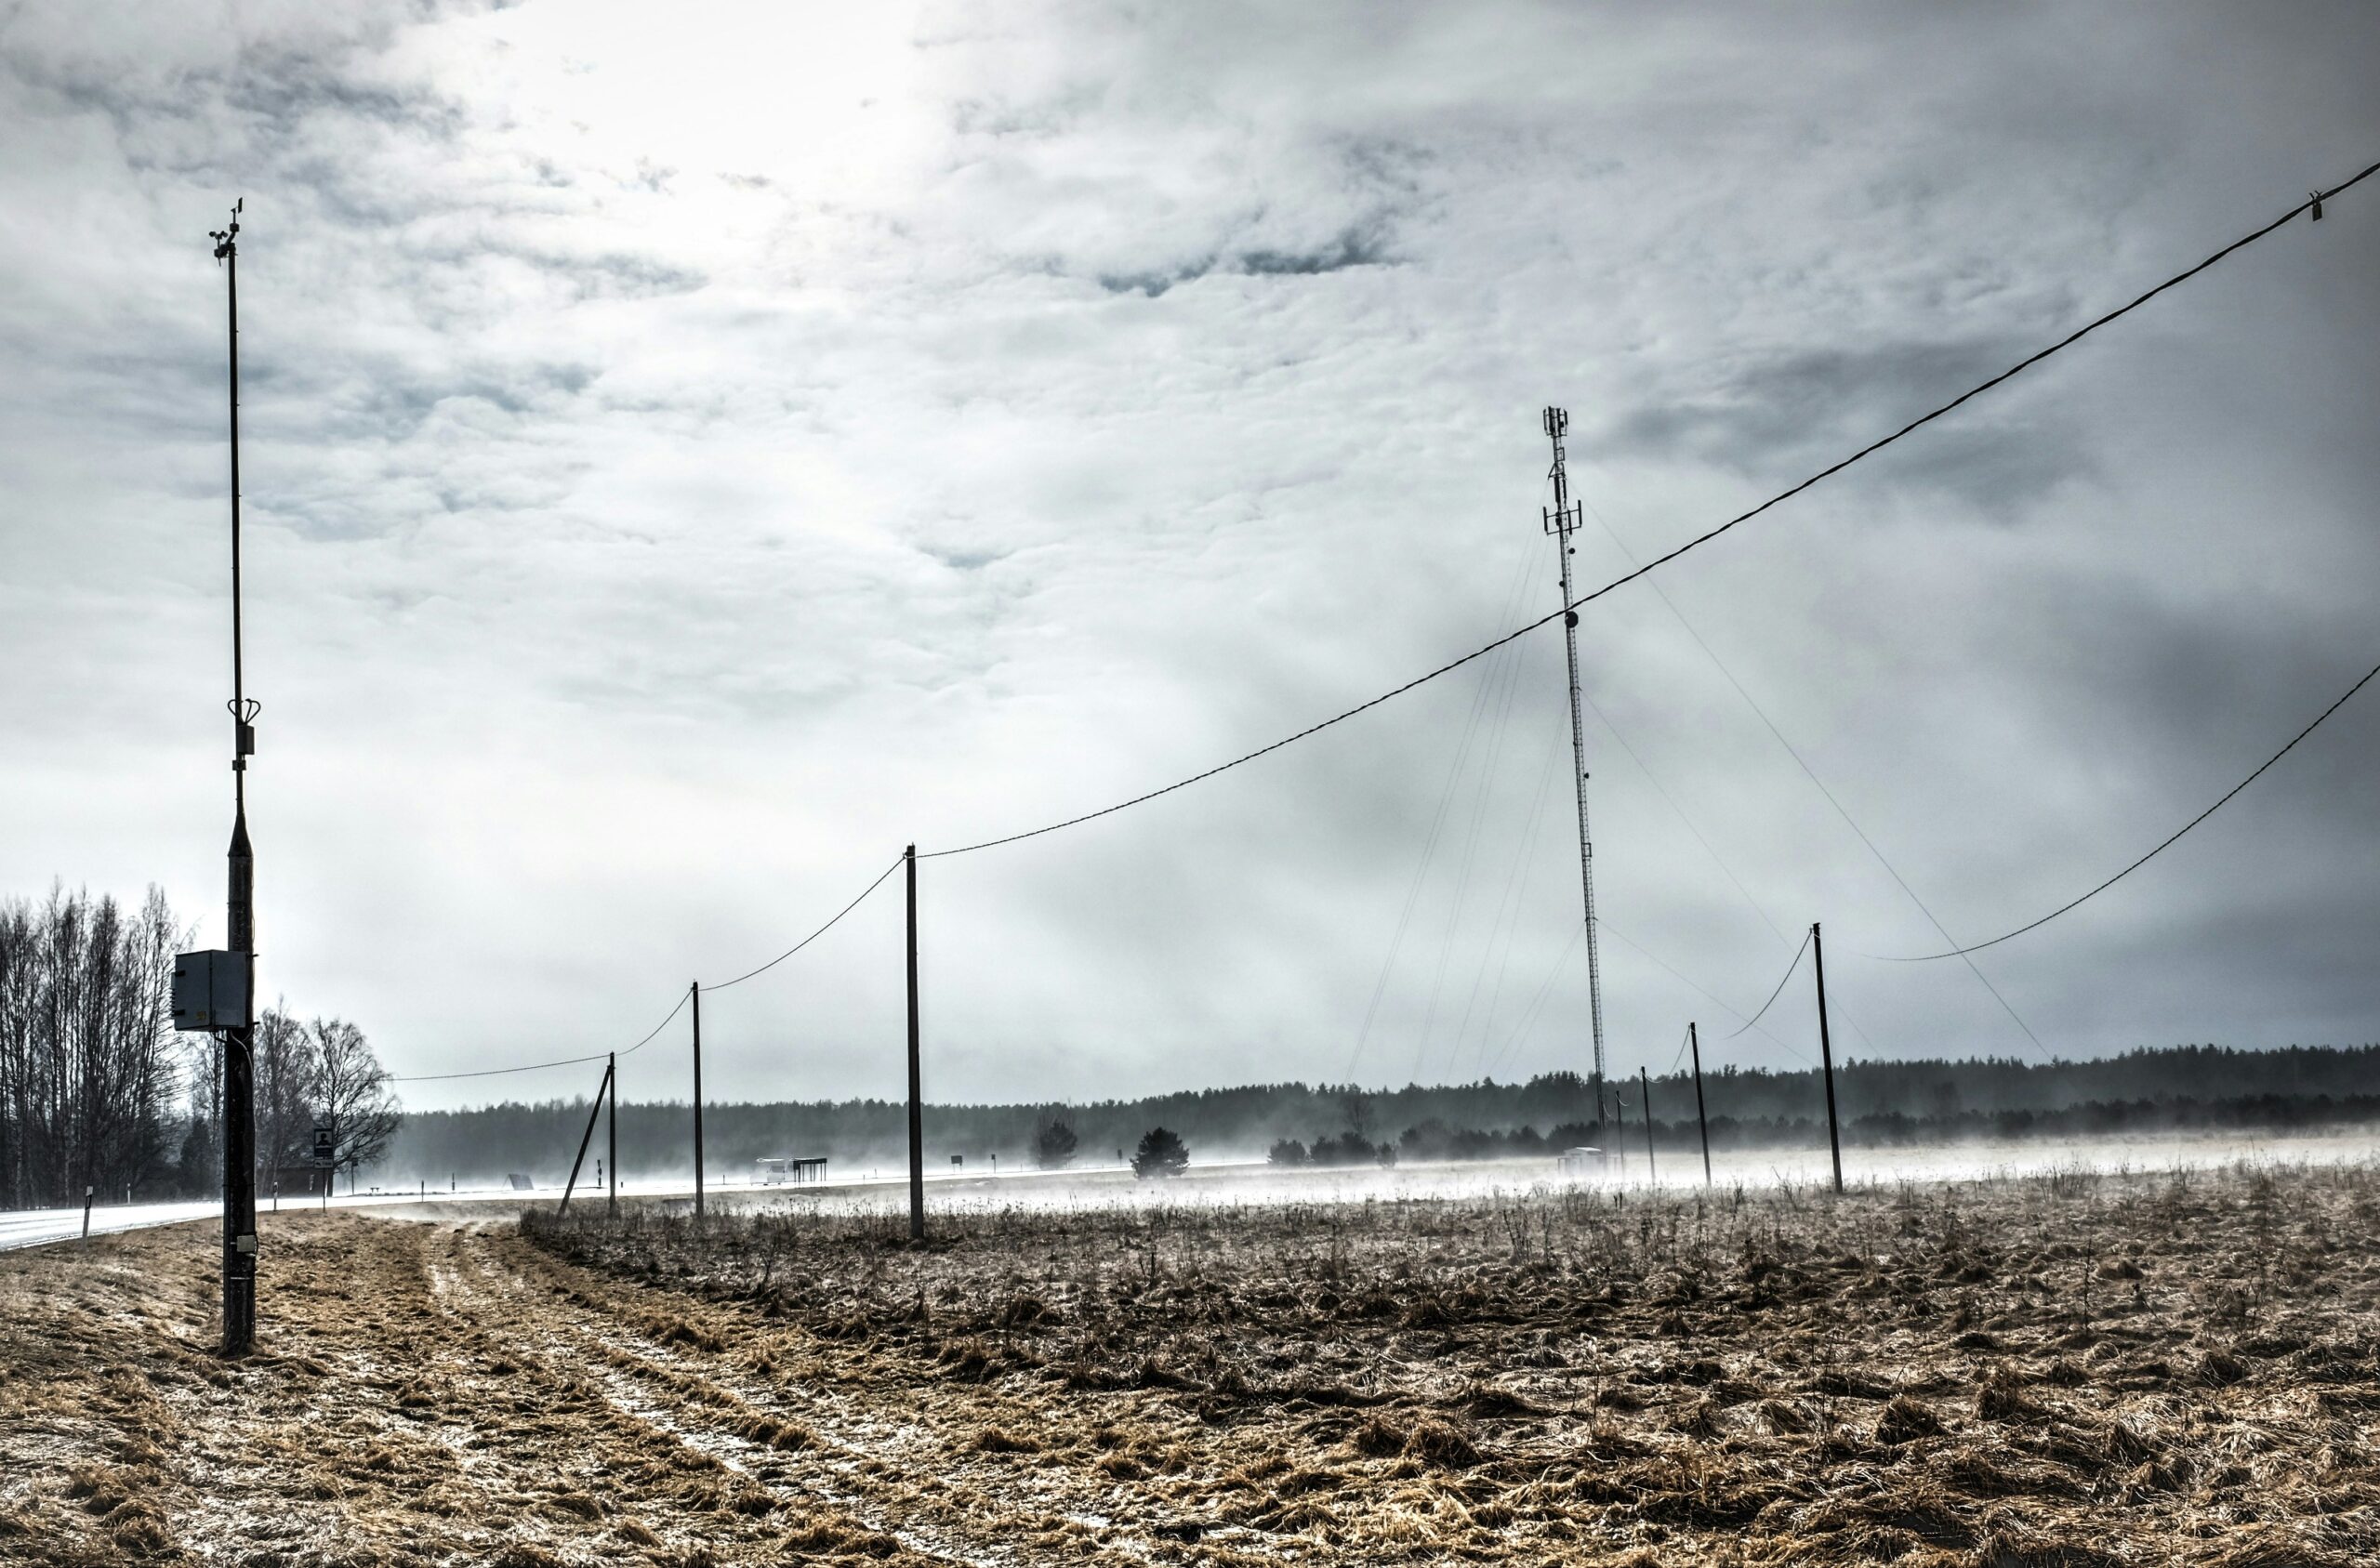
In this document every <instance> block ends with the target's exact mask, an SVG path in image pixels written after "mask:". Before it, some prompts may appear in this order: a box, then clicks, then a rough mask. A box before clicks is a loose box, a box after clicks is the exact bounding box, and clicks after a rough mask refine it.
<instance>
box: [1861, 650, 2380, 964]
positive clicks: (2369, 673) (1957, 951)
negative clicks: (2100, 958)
mask: <svg viewBox="0 0 2380 1568" xmlns="http://www.w3.org/2000/svg"><path fill="white" fill-rule="evenodd" d="M2373 676H2380V665H2373V667H2372V668H2370V669H2368V670H2366V671H2365V672H2364V673H2363V679H2360V680H2358V681H2357V682H2356V683H2355V684H2354V685H2352V686H2350V687H2348V688H2347V692H2346V693H2345V695H2343V696H2341V697H2340V698H2339V700H2338V701H2337V702H2334V703H2333V704H2332V705H2330V706H2328V707H2326V708H2324V709H2323V710H2322V711H2321V714H2320V715H2319V716H2318V717H2317V718H2315V720H2314V722H2313V723H2311V724H2308V725H2307V726H2306V728H2304V729H2303V730H2300V731H2297V733H2296V734H2295V735H2294V736H2292V737H2290V742H2289V744H2287V745H2285V746H2282V747H2281V749H2280V750H2279V751H2276V752H2274V753H2273V754H2272V755H2271V756H2270V757H2268V758H2265V759H2264V761H2262V762H2261V763H2259V764H2257V766H2256V771H2254V772H2253V773H2250V774H2249V775H2248V776H2247V777H2246V778H2244V779H2241V781H2240V782H2239V783H2238V784H2233V785H2232V786H2231V787H2230V788H2229V789H2227V790H2225V791H2224V792H2223V797H2222V798H2221V799H2219V800H2217V801H2215V804H2214V805H2212V806H2209V807H2208V808H2207V809H2206V810H2203V811H2201V812H2200V813H2199V814H2198V815H2196V816H2194V817H2192V818H2191V819H2190V820H2189V821H2188V822H2186V823H2184V824H2182V825H2181V826H2179V827H2177V828H2175V830H2174V832H2173V834H2172V836H2171V837H2167V838H2166V839H2165V841H2164V842H2163V843H2162V844H2159V845H2158V846H2157V847H2156V848H2155V849H2153V850H2149V852H2148V853H2147V854H2145V855H2143V856H2141V857H2140V858H2139V859H2138V860H2136V861H2135V862H2133V863H2131V864H2130V865H2127V866H2125V867H2124V868H2123V869H2122V871H2119V872H2117V873H2116V874H2115V875H2114V876H2110V877H2109V878H2108V879H2107V880H2106V881H2104V882H2102V883H2100V884H2099V885H2098V886H2097V887H2096V888H2094V889H2091V890H2090V891H2089V892H2087V893H2084V894H2083V896H2082V897H2081V898H2078V899H2071V900H2069V901H2068V902H2067V903H2061V904H2059V905H2058V906H2057V907H2056V909H2053V910H2051V911H2050V912H2049V913H2048V914H2046V915H2044V916H2042V917H2041V918H2040V919H2038V920H2032V921H2029V922H2027V923H2026V924H2024V925H2022V926H2019V927H2017V928H2016V929H2015V930H2013V931H2003V932H2002V933H2001V934H2000V935H1998V936H1996V937H1993V938H1992V939H1991V940H1990V942H1977V943H1975V944H1974V945H1973V946H1971V947H1957V948H1952V949H1951V950H1950V951H1949V952H1947V953H1924V954H1920V955H1916V956H1914V957H1889V958H1885V959H1884V961H1885V962H1886V963H1891V964H1930V963H1932V962H1933V961H1934V960H1935V959H1937V958H1964V957H1965V956H1966V955H1968V954H1970V953H1978V952H1981V951H1982V950H1983V949H1984V948H1987V947H1997V946H1998V945H1999V944H2000V943H2002V942H2006V941H2008V940H2009V939H2010V938H2011V937H2020V936H2023V935H2024V934H2025V933H2026V932H2027V931H2031V930H2038V929H2041V928H2042V927H2043V926H2046V925H2048V924H2049V923H2050V922H2051V921H2052V920H2055V919H2056V918H2057V917H2058V916H2061V915H2063V914H2065V913H2066V912H2067V911H2069V910H2070V909H2073V908H2075V907H2077V906H2078V905H2080V904H2083V903H2088V902H2089V901H2090V900H2092V899H2095V898H2096V897H2098V896H2099V895H2100V894H2101V893H2104V892H2106V891H2107V890H2108V889H2109V888H2112V887H2114V886H2115V885H2116V884H2117V883H2119V882H2121V881H2122V880H2123V879H2124V878H2125V877H2127V876H2131V875H2132V874H2133V873H2134V872H2135V871H2138V870H2139V869H2140V868H2141V867H2142V866H2144V865H2147V864H2148V863H2149V862H2150V861H2152V860H2155V859H2156V858H2157V857H2158V856H2159V855H2161V854H2162V853H2163V852H2164V851H2165V850H2169V849H2171V848H2172V847H2173V846H2174V843H2175V840H2177V839H2179V838H2180V837H2182V835H2183V834H2185V833H2188V831H2189V830H2190V829H2192V828H2194V827H2196V826H2197V825H2198V824H2201V823H2202V822H2204V821H2205V820H2206V819H2207V818H2209V817H2211V816H2213V815H2215V812H2217V811H2219V810H2222V809H2223V808H2224V806H2225V805H2226V804H2228V802H2229V801H2230V799H2231V797H2233V796H2235V795H2237V794H2239V793H2240V792H2241V790H2243V789H2245V788H2247V787H2248V786H2249V785H2250V784H2254V783H2255V782H2256V780H2258V779H2259V778H2262V777H2263V776H2264V772H2265V770H2266V769H2268V768H2269V767H2271V766H2272V765H2273V764H2274V763H2276V762H2278V761H2280V760H2281V758H2284V757H2287V756H2288V755H2289V754H2290V752H2292V751H2293V750H2294V749H2295V748H2296V745H2297V743H2298V742H2299V741H2302V740H2304V739H2305V738H2306V737H2307V736H2308V735H2310V734H2312V733H2313V732H2314V731H2316V730H2318V729H2320V728H2321V725H2322V720H2323V719H2326V718H2330V717H2331V715H2333V714H2334V713H2336V712H2338V710H2339V709H2341V708H2343V707H2345V706H2346V705H2347V698H2348V697H2352V696H2354V695H2355V694H2356V693H2357V692H2360V691H2362V690H2363V688H2364V687H2365V686H2366V685H2368V684H2369V683H2370V682H2371V680H2372V678H2373ZM1879 956H1881V955H1879Z"/></svg>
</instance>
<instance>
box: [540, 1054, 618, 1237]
mask: <svg viewBox="0 0 2380 1568" xmlns="http://www.w3.org/2000/svg"><path fill="white" fill-rule="evenodd" d="M611 1088H612V1069H611V1068H610V1067H608V1066H607V1067H605V1068H604V1069H603V1083H602V1087H600V1088H598V1089H597V1090H596V1091H595V1100H594V1102H593V1103H592V1104H590V1105H588V1107H587V1130H586V1131H585V1132H583V1133H581V1134H580V1135H579V1138H578V1153H577V1156H576V1157H575V1158H574V1159H573V1160H572V1161H571V1162H570V1179H569V1180H568V1181H565V1182H563V1183H562V1206H561V1207H560V1208H558V1209H556V1210H554V1218H555V1219H561V1218H562V1216H563V1215H565V1214H568V1213H569V1212H570V1195H571V1194H572V1193H573V1192H577V1191H578V1168H579V1166H583V1165H585V1164H586V1163H587V1146H588V1144H590V1143H592V1142H594V1141H595V1118H596V1117H598V1116H600V1115H602V1113H603V1097H604V1096H605V1095H606V1094H608V1093H610V1092H611Z"/></svg>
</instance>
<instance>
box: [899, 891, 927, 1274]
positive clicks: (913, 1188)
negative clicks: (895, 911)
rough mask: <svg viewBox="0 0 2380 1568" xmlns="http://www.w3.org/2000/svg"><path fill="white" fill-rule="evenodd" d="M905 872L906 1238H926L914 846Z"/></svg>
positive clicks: (924, 1130) (923, 1121) (924, 1128)
mask: <svg viewBox="0 0 2380 1568" xmlns="http://www.w3.org/2000/svg"><path fill="white" fill-rule="evenodd" d="M901 861H902V863H903V864H904V865H906V866H907V867H908V873H909V1239H910V1240H911V1241H913V1242H921V1241H923V1240H925V1239H926V1142H925V1133H926V1121H925V1109H924V1106H923V1104H922V1102H921V1099H920V1097H921V1096H922V1095H923V1093H924V1082H923V1075H922V1074H920V1073H919V1069H918V847H917V846H916V845H915V844H912V845H910V846H909V847H908V848H907V849H906V850H902V851H901Z"/></svg>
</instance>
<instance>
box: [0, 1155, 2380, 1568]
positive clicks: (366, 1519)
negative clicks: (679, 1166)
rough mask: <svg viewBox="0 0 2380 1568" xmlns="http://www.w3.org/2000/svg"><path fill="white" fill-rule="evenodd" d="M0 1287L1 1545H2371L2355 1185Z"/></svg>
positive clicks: (1245, 1228) (2175, 1179) (1424, 1550)
mask: <svg viewBox="0 0 2380 1568" xmlns="http://www.w3.org/2000/svg"><path fill="white" fill-rule="evenodd" d="M902 1231H903V1227H902V1223H901V1220H900V1219H899V1217H897V1216H893V1215H886V1214H880V1213H873V1212H867V1211H864V1210H856V1209H853V1208H851V1207H849V1206H820V1207H817V1208H815V1209H813V1208H812V1207H810V1206H808V1205H807V1204H806V1203H805V1202H803V1201H801V1200H794V1201H791V1202H789V1203H788V1204H787V1206H785V1207H783V1208H782V1209H779V1210H775V1211H772V1212H763V1213H760V1214H749V1215H739V1216H734V1217H718V1216H714V1217H713V1218H712V1219H710V1220H709V1221H708V1222H707V1224H706V1225H705V1226H703V1227H701V1228H699V1229H697V1228H696V1227H695V1226H694V1224H693V1222H692V1221H690V1220H686V1219H663V1218H661V1217H660V1216H659V1215H658V1214H656V1213H655V1212H653V1211H651V1210H645V1209H632V1210H631V1212H630V1213H629V1214H628V1216H627V1217H625V1218H624V1219H623V1220H622V1221H621V1222H619V1223H618V1224H616V1225H607V1224H606V1223H605V1222H604V1221H603V1220H602V1219H601V1217H600V1215H590V1216H588V1217H587V1218H586V1219H585V1220H584V1222H582V1221H581V1219H580V1217H579V1216H578V1215H577V1214H574V1215H573V1217H572V1219H571V1220H570V1222H568V1223H567V1224H563V1225H557V1224H554V1223H552V1222H550V1221H549V1220H546V1219H542V1218H537V1217H532V1218H531V1219H529V1221H528V1223H527V1224H526V1225H525V1226H523V1227H522V1228H519V1229H517V1230H516V1229H515V1228H514V1227H512V1226H511V1225H509V1223H507V1224H505V1225H502V1226H480V1227H474V1226H470V1225H465V1224H456V1223H451V1222H450V1223H440V1224H428V1223H422V1224H406V1223H401V1222H396V1221H391V1220H388V1219H374V1218H366V1217H364V1216H361V1215H339V1214H332V1215H327V1216H317V1215H306V1216H284V1217H281V1218H280V1219H279V1220H278V1221H277V1222H276V1223H274V1224H273V1225H272V1227H271V1229H269V1230H268V1232H267V1244H268V1246H269V1248H270V1249H271V1251H270V1255H269V1269H268V1273H267V1281H268V1288H267V1294H266V1296H265V1298H264V1300H263V1302H262V1315H263V1321H264V1322H265V1324H266V1325H267V1332H266V1337H265V1343H266V1347H267V1351H268V1353H266V1354H264V1355H260V1356H259V1357H258V1358H257V1359H256V1360H255V1361H253V1362H251V1363H249V1364H245V1365H243V1366H239V1367H236V1368H228V1367H225V1366H223V1365H222V1364H218V1362H216V1361H215V1359H214V1358H213V1357H212V1356H211V1355H210V1354H209V1353H208V1351H207V1344H208V1341H209V1338H210V1337H211V1324H210V1322H209V1309H208V1297H209V1294H210V1292H211V1289H212V1276H211V1268H212V1262H213V1258H212V1254H211V1249H210V1248H209V1247H208V1246H207V1245H205V1243H206V1240H207V1238H206V1237H205V1234H204V1233H202V1232H191V1231H182V1232H149V1233H146V1234H141V1235H136V1236H126V1237H120V1238H112V1239H110V1240H108V1241H104V1242H95V1243H94V1244H93V1245H92V1247H91V1251H90V1255H89V1257H88V1258H87V1259H86V1258H79V1257H77V1256H75V1254H74V1252H73V1249H71V1248H65V1249H52V1250H50V1251H48V1252H45V1253H34V1254H17V1255H10V1256H7V1257H0V1369H4V1370H5V1381H0V1560H6V1561H38V1562H96V1561H124V1560H128V1559H131V1558H135V1557H152V1558H158V1559H165V1560H171V1559H174V1558H176V1557H187V1558H192V1559H199V1558H212V1559H215V1560H217V1561H241V1562H258V1563H273V1562H283V1563H350V1562H351V1563H381V1562H425V1563H426V1562H441V1563H444V1562H483V1561H484V1562H505V1563H513V1564H542V1563H547V1562H577V1561H585V1562H596V1561H631V1562H643V1561H652V1562H663V1563H686V1564H694V1563H722V1564H724V1563H746V1562H749V1563H760V1562H771V1563H774V1562H780V1561H814V1560H826V1561H856V1560H860V1559H866V1560H868V1561H894V1562H898V1561H905V1560H912V1559H917V1560H926V1559H931V1560H934V1561H960V1562H969V1563H980V1564H1029V1563H1041V1562H1078V1561H1079V1562H1091V1561H1135V1562H1143V1563H1146V1562H1158V1563H1183V1564H1187V1563H1218V1564H1223V1563H1241V1562H1250V1563H1252V1562H1260V1561H1261V1562H1267V1563H1271V1562H1283V1561H1302V1562H1351V1563H1352V1562H1365V1563H1369V1562H1387V1561H1412V1562H1438V1561H1481V1562H1502V1561H1508V1562H1515V1563H1536V1562H1579V1563H1607V1562H1608V1563H1681V1564H1683V1563H1703V1562H1711V1563H1721V1564H1733V1563H1770V1562H1863V1561H1897V1562H1900V1563H1904V1564H1909V1565H1911V1568H1920V1565H1926V1564H1936V1565H1947V1564H1958V1565H1961V1568H1965V1565H1969V1564H1974V1565H1991V1568H2017V1565H2025V1564H2093V1565H2096V1564H2112V1563H2165V1562H2190V1563H2209V1564H2219V1565H2225V1568H2252V1565H2253V1568H2281V1565H2285V1564H2306V1565H2312V1568H2327V1565H2332V1564H2337V1565H2346V1564H2351V1563H2368V1562H2372V1561H2380V1451H2376V1450H2375V1448H2374V1445H2373V1443H2372V1441H2371V1439H2370V1437H2369V1435H2368V1430H2369V1425H2370V1422H2371V1420H2372V1417H2373V1412H2374V1411H2375V1410H2380V1262H2375V1258H2374V1253H2373V1244H2374V1241H2375V1239H2380V1171H2375V1170H2374V1169H2373V1168H2371V1167H2368V1166H2344V1167H2334V1166H2307V1167H2297V1166H2240V1167H2234V1168H2228V1169H2221V1170H2198V1171H2180V1172H2171V1171H2169V1172H2160V1173H2149V1174H2123V1175H2093V1174H2085V1173H2075V1174H2059V1175H2052V1176H2047V1177H2041V1178H2032V1179H2003V1180H1993V1181H1982V1182H1964V1183H1958V1184H1950V1185H1933V1186H1919V1187H1909V1188H1884V1189H1875V1190H1864V1191H1857V1192H1853V1193H1851V1194H1849V1195H1847V1196H1845V1197H1844V1198H1842V1199H1834V1198H1832V1197H1831V1196H1828V1195H1825V1194H1822V1193H1813V1192H1806V1191H1799V1190H1792V1189H1787V1190H1781V1191H1778V1190H1765V1191H1764V1190H1751V1191H1740V1192H1739V1191H1735V1190H1729V1189H1721V1190H1719V1191H1717V1192H1707V1193H1706V1192H1699V1191H1693V1190H1686V1191H1681V1192H1673V1193H1670V1194H1667V1195H1660V1196H1647V1195H1646V1194H1644V1193H1642V1192H1631V1193H1628V1194H1626V1195H1625V1196H1624V1197H1622V1198H1620V1199H1618V1200H1615V1199H1614V1197H1613V1196H1611V1195H1610V1194H1608V1193H1605V1192H1595V1191H1593V1190H1582V1191H1578V1192H1560V1191H1553V1192H1527V1193H1514V1194H1510V1195H1491V1196H1472V1197H1462V1198H1442V1199H1414V1200H1405V1201H1381V1202H1373V1203H1364V1204H1350V1205H1300V1204H1295V1203H1273V1204H1263V1205H1255V1204H1251V1205H1247V1206H1232V1205H1229V1204H1207V1205H1182V1206H1170V1205H1166V1204H1163V1203H1158V1204H1154V1205H1152V1204H1125V1203H1116V1204H1109V1205H1105V1206H1096V1207H1081V1208H1065V1207H1047V1208H1031V1209H1026V1208H1015V1209H997V1208H990V1207H984V1208H978V1209H974V1210H971V1211H969V1212H966V1213H963V1214H959V1215H955V1216H946V1217H943V1218H940V1219H938V1220H937V1224H936V1227H935V1234H934V1236H933V1238H932V1241H931V1242H930V1243H929V1244H928V1245H924V1246H922V1247H912V1246H910V1245H907V1244H906V1241H905V1240H904V1239H903V1235H902Z"/></svg>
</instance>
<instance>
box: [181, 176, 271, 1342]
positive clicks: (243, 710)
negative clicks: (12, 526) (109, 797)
mask: <svg viewBox="0 0 2380 1568" xmlns="http://www.w3.org/2000/svg"><path fill="white" fill-rule="evenodd" d="M246 204H247V199H246V198H245V197H243V198H241V199H240V200H239V201H237V202H234V203H233V204H231V222H230V224H229V225H227V226H226V227H224V228H222V229H218V230H215V231H211V232H210V233H209V234H208V235H207V238H209V239H211V240H213V241H214V242H215V259H216V260H218V261H219V262H221V263H222V264H223V283H224V290H225V300H226V308H227V316H228V320H229V323H230V344H231V381H230V391H231V701H230V702H228V703H226V704H225V705H224V706H225V707H226V708H227V709H228V710H229V711H230V713H231V850H230V855H229V858H230V862H231V898H230V909H229V916H230V917H229V920H228V921H227V923H226V931H225V937H226V940H227V942H229V946H228V948H226V949H225V950H223V951H220V952H210V953H184V954H181V955H179V956H178V957H176V958H175V960H174V997H173V1001H174V1027H175V1028H177V1029H181V1030H193V1031H205V1032H206V1033H210V1034H216V1035H218V1036H219V1037H220V1038H221V1040H222V1042H223V1353H224V1354H225V1355H227V1356H245V1355H246V1354H247V1353H248V1352H249V1351H252V1350H254V1349H255V1348H256V1339H257V1169H256V1166H257V1156H256V1115H255V1100H256V1059H255V1056H254V1053H253V1042H254V1036H255V1029H256V924H255V918H256V911H255V890H256V856H255V853H254V851H253V850H251V849H250V848H249V845H248V758H250V757H251V756H253V755H255V752H256V749H257V731H256V718H257V710H258V704H257V703H255V702H253V701H251V700H250V699H249V697H248V692H247V683H246V676H245V670H244V668H243V666H242V664H241V656H240V653H241V650H240V243H239V242H240V209H241V208H242V207H244V206H245V205H246ZM275 1153H276V1154H277V1153H278V1151H276V1152H275Z"/></svg>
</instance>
